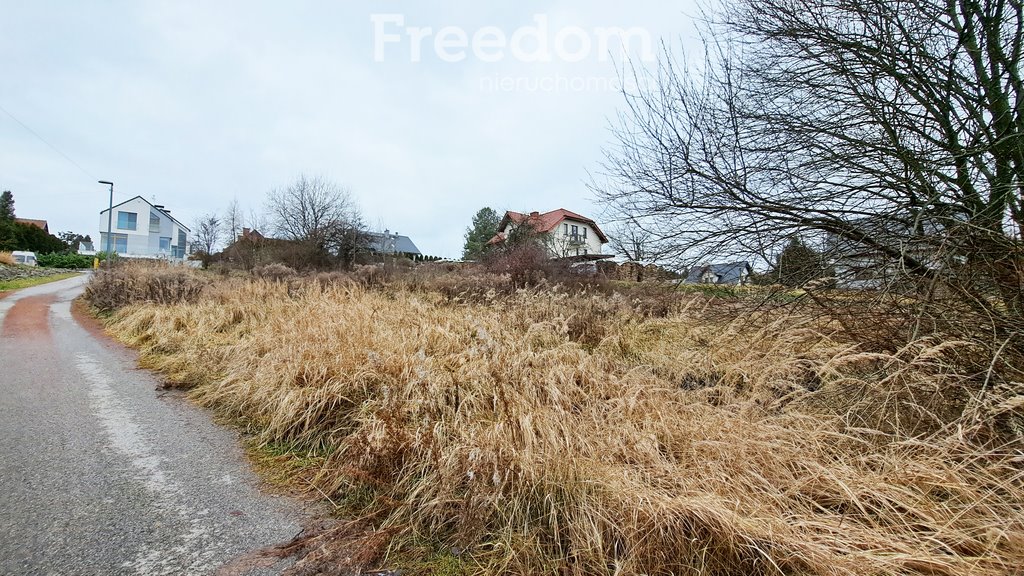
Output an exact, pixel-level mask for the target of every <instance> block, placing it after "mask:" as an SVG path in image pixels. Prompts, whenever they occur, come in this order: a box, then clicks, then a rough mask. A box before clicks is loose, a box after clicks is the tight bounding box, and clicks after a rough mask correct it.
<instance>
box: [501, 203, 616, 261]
mask: <svg viewBox="0 0 1024 576" xmlns="http://www.w3.org/2000/svg"><path fill="white" fill-rule="evenodd" d="M524 225H526V226H530V228H532V229H533V231H534V232H535V233H537V234H538V235H540V236H541V238H542V240H543V243H544V246H545V247H546V248H547V250H548V253H549V254H550V256H551V257H552V258H569V257H573V258H575V257H584V258H587V259H599V258H602V257H603V256H602V255H601V250H602V247H603V246H604V245H605V244H607V243H608V237H607V236H605V235H604V232H602V231H601V228H600V227H599V226H598V225H597V223H596V222H594V221H593V220H592V219H590V218H587V217H586V216H581V215H579V214H577V213H575V212H571V211H569V210H566V209H565V208H559V209H558V210H552V211H551V212H544V213H543V214H542V213H540V212H530V213H529V214H523V213H520V212H511V211H509V212H505V216H504V217H503V218H502V219H501V222H499V223H498V234H497V235H495V236H494V238H491V240H490V241H489V242H488V244H490V245H495V244H501V243H503V242H505V240H506V239H507V238H508V236H509V234H510V233H511V232H512V231H513V229H514V228H515V227H516V226H524Z"/></svg>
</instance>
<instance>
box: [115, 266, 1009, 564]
mask: <svg viewBox="0 0 1024 576" xmlns="http://www.w3.org/2000/svg"><path fill="white" fill-rule="evenodd" d="M707 306H708V304H707V302H706V301H705V300H702V299H698V298H695V297H689V298H677V299H676V300H675V301H674V303H673V304H672V305H671V306H670V307H668V308H667V309H665V310H663V311H662V313H659V314H649V313H645V312H644V311H643V310H642V306H640V305H639V303H638V302H634V301H632V300H630V298H629V297H628V296H623V295H611V296H608V295H597V294H585V293H584V294H565V293H561V292H559V291H558V290H542V291H538V290H534V291H520V292H516V293H514V294H512V295H509V296H496V295H494V294H490V295H478V296H477V297H474V298H473V299H471V300H468V301H464V300H459V299H458V298H453V297H451V296H450V295H447V294H444V293H442V292H437V291H432V290H429V289H422V287H421V288H419V289H408V288H397V289H366V288H363V287H360V286H359V285H357V284H355V283H349V282H309V283H305V284H295V283H290V284H289V283H286V282H271V281H264V280H259V281H241V280H237V279H235V280H231V281H224V282H221V283H218V284H217V285H215V286H213V287H210V288H208V289H207V291H206V292H205V293H204V295H203V297H202V298H200V299H199V300H198V301H196V302H194V303H181V304H173V305H152V304H141V305H139V304H135V305H131V306H128V307H126V308H124V309H122V310H120V311H119V312H117V313H116V314H115V315H114V316H113V317H112V318H111V319H110V320H109V328H110V329H111V330H112V331H113V332H114V333H115V334H117V335H118V336H119V337H120V338H122V339H123V340H124V341H125V342H127V343H129V344H131V345H134V346H137V347H139V348H140V350H141V351H142V357H143V360H144V362H145V363H146V364H147V365H149V366H151V367H154V368H157V369H159V370H162V371H163V372H164V373H165V374H166V375H167V376H168V378H169V379H170V380H171V381H173V382H176V383H179V384H181V385H186V386H190V387H192V395H193V397H194V398H195V399H196V400H197V401H198V402H200V403H202V404H203V405H206V406H210V407H212V408H214V409H215V410H217V411H218V412H220V413H222V414H225V415H228V416H230V417H232V418H234V419H236V420H237V421H239V422H241V423H243V425H245V426H247V427H248V428H249V429H250V430H251V431H253V432H255V433H258V434H260V435H261V437H262V438H263V439H264V440H265V441H267V442H287V443H290V444H291V445H293V446H301V447H304V448H305V449H308V450H312V451H315V452H317V453H318V454H320V455H323V456H325V459H324V464H323V466H322V469H320V471H319V477H318V482H319V488H320V489H321V490H323V492H324V493H325V494H327V495H329V496H331V497H332V498H335V499H337V498H344V497H345V495H346V494H350V493H355V492H358V493H363V494H369V495H371V496H372V498H366V499H365V501H364V507H363V508H362V509H361V510H360V512H361V513H362V514H363V515H364V518H365V519H367V520H368V521H370V522H372V523H373V525H374V526H375V527H376V528H377V529H378V530H379V531H378V532H377V535H378V536H379V537H377V538H371V539H368V540H366V542H364V543H367V542H371V541H372V545H373V546H375V547H376V550H374V551H371V552H368V553H366V555H365V558H367V559H373V558H374V557H375V556H376V555H377V553H378V552H379V553H380V554H388V553H392V552H394V551H396V550H401V549H402V547H403V546H405V545H407V544H409V543H410V542H414V541H419V540H422V539H423V538H427V539H429V540H431V541H435V542H439V543H443V544H445V545H446V546H454V547H455V549H457V550H459V551H460V552H461V554H462V556H461V558H462V559H463V561H464V563H465V565H466V566H468V567H470V568H471V569H472V571H474V572H479V573H488V574H539V573H567V574H822V575H824V574H829V575H833V574H835V575H843V574H933V575H936V574H937V575H945V574H949V575H953V574H992V575H996V574H1014V573H1019V570H1020V567H1021V566H1024V510H1022V496H1024V482H1022V469H1024V468H1022V461H1024V452H1022V451H1021V445H1020V442H1019V439H1020V435H1019V432H1017V437H1016V439H1015V438H1014V434H1013V433H1012V429H1013V427H1014V426H1018V427H1019V425H1020V422H1021V414H1022V411H1021V408H1022V407H1024V397H1022V396H1019V395H1016V394H1015V393H1014V392H1013V391H1012V390H1010V389H1009V388H1005V389H1004V388H999V387H995V388H993V387H992V386H989V387H988V388H986V389H985V390H986V392H985V396H984V397H982V395H981V392H980V391H975V392H972V390H977V388H976V387H972V386H974V384H972V382H974V380H973V379H974V378H976V375H972V374H965V373H962V372H961V371H959V370H957V369H956V367H955V366H954V365H952V364H951V363H950V362H949V360H948V359H949V358H951V357H953V358H955V357H956V355H957V354H960V353H965V354H966V353H967V352H968V351H967V350H966V349H967V348H969V347H970V346H971V345H970V344H969V343H961V342H953V341H949V342H945V341H931V340H927V339H922V340H918V341H915V342H913V343H912V344H910V345H909V346H906V347H904V348H903V349H900V350H898V351H896V352H895V353H891V354H880V353H877V352H872V353H865V352H861V351H859V349H858V347H857V346H856V344H855V343H851V342H848V341H845V340H844V339H843V338H842V337H841V335H840V334H839V333H838V332H837V331H836V329H835V328H834V327H833V326H830V325H829V324H828V323H827V322H822V321H821V320H820V319H813V320H811V319H806V318H801V317H800V316H798V315H785V314H778V315H777V317H775V318H773V319H771V320H766V321H764V322H762V323H760V324H758V325H752V324H751V323H750V322H742V321H739V320H735V321H731V322H729V321H718V320H716V321H710V320H708V317H709V314H708V312H709V311H708V310H707V309H706V307H707ZM662 316H663V317H662ZM1019 389H1020V388H1019V387H1018V388H1017V390H1019ZM1006 430H1011V432H1010V433H1007V432H1006ZM366 545H367V546H369V545H370V544H368V543H367V544H366ZM354 553H355V552H354V551H352V550H345V551H344V554H347V555H352V554H354Z"/></svg>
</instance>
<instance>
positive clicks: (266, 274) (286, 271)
mask: <svg viewBox="0 0 1024 576" xmlns="http://www.w3.org/2000/svg"><path fill="white" fill-rule="evenodd" d="M252 275H253V276H255V277H257V278H262V279H263V280H270V281H273V282H281V281H283V280H288V279H291V278H294V277H295V275H296V272H295V269H294V268H290V267H288V266H285V265H284V264H278V263H276V262H275V263H273V264H267V265H265V266H257V267H255V268H253V269H252Z"/></svg>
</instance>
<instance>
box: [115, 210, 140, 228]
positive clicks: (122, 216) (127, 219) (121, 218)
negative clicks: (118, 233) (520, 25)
mask: <svg viewBox="0 0 1024 576" xmlns="http://www.w3.org/2000/svg"><path fill="white" fill-rule="evenodd" d="M138 220H139V215H138V214H136V213H135V212H121V211H120V210H119V211H118V212H117V229H118V230H135V227H136V224H137V223H138Z"/></svg>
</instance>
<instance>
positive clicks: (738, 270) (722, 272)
mask: <svg viewBox="0 0 1024 576" xmlns="http://www.w3.org/2000/svg"><path fill="white" fill-rule="evenodd" d="M707 271H710V272H711V273H712V274H714V275H715V276H716V277H717V278H718V281H717V282H715V283H716V284H739V283H740V281H741V280H743V273H744V272H745V271H746V272H749V271H750V264H749V263H748V262H746V261H741V262H725V263H719V264H703V265H700V266H694V267H693V268H690V272H689V274H687V275H686V282H687V283H688V284H700V279H701V277H702V276H704V273H705V272H707Z"/></svg>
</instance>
